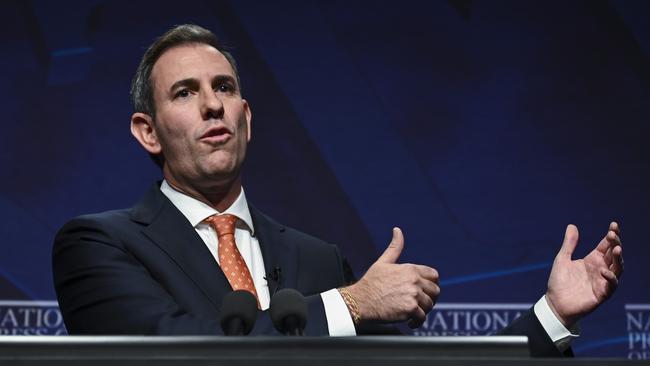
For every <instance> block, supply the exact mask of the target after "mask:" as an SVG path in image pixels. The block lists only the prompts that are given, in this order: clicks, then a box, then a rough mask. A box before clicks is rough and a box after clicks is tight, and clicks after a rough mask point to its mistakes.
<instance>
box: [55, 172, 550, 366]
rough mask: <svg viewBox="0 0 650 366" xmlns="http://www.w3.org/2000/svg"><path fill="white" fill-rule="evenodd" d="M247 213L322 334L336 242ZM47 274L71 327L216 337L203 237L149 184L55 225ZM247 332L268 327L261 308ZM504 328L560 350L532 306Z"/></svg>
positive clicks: (217, 281)
mask: <svg viewBox="0 0 650 366" xmlns="http://www.w3.org/2000/svg"><path fill="white" fill-rule="evenodd" d="M250 212H251V216H252V219H253V225H254V228H255V235H256V236H257V239H258V241H259V243H260V247H261V250H262V256H263V258H264V265H265V267H266V268H265V269H266V271H267V273H273V269H274V268H275V267H279V268H281V275H280V279H279V284H278V283H273V281H269V288H270V290H271V291H272V290H274V287H276V286H279V287H280V288H294V289H297V290H298V291H300V292H301V293H302V294H304V295H305V296H306V298H307V303H308V309H309V316H308V319H307V328H306V329H305V332H306V334H307V335H327V334H328V329H327V320H326V317H325V311H324V307H323V303H322V300H321V297H320V293H321V292H324V291H327V290H330V289H332V288H337V287H341V286H344V285H346V284H348V283H350V282H351V281H352V280H353V278H352V271H351V270H350V269H349V267H348V266H347V264H346V262H345V261H344V260H343V258H342V256H341V254H340V252H339V250H338V248H337V247H336V246H335V245H332V244H328V243H326V242H324V241H322V240H320V239H317V238H314V237H312V236H309V235H307V234H304V233H301V232H299V231H296V230H294V229H291V228H288V227H285V226H283V225H281V224H279V223H277V222H275V221H274V220H272V219H271V218H269V217H267V216H265V215H264V214H262V213H261V212H259V211H258V210H257V209H255V208H254V207H250ZM53 274H54V286H55V289H56V293H57V298H58V301H59V307H60V309H61V312H62V314H63V318H64V320H65V325H66V328H67V330H68V332H69V333H70V334H166V335H172V334H178V335H180V334H221V327H220V325H219V316H220V309H221V301H222V298H223V296H224V295H225V294H226V293H228V292H230V291H232V288H231V287H230V284H229V283H228V280H227V279H226V277H225V276H224V274H223V272H222V271H221V268H220V267H219V265H218V264H217V262H216V261H215V260H214V258H213V257H212V255H211V254H210V252H209V251H208V249H207V247H206V246H205V244H204V242H203V241H202V239H201V238H200V237H199V236H198V234H197V233H196V231H195V230H194V228H193V227H192V226H191V225H190V223H189V222H188V221H187V219H186V218H185V216H183V214H182V213H181V212H180V211H179V210H178V209H177V208H176V207H175V206H174V205H173V204H172V203H171V202H170V201H169V200H168V199H167V197H166V196H165V195H163V194H162V192H161V191H160V188H159V185H157V184H156V185H154V186H152V187H151V189H150V190H149V191H148V192H147V193H146V194H145V196H144V197H143V198H142V200H140V202H138V203H137V204H136V205H135V206H134V207H133V208H131V209H126V210H118V211H108V212H104V213H100V214H94V215H86V216H81V217H78V218H75V219H73V220H71V221H70V222H68V223H67V224H66V225H65V226H63V228H62V229H61V230H60V231H59V233H58V234H57V236H56V239H55V242H54V249H53ZM376 329H381V328H372V327H370V328H369V330H370V331H371V332H372V331H373V330H376ZM384 330H385V329H384ZM359 331H360V332H361V333H364V332H365V331H364V330H363V329H359ZM252 333H253V334H275V330H274V328H273V326H272V324H271V321H270V319H269V317H268V316H267V314H266V312H264V313H261V315H260V317H258V321H257V323H256V325H255V328H254V329H253V332H252ZM502 334H521V335H528V336H529V342H530V344H531V351H532V353H533V354H534V355H538V356H541V355H546V356H560V354H559V352H558V351H557V348H555V346H554V344H553V342H552V341H551V340H550V339H549V337H548V335H547V334H546V332H545V331H544V329H543V328H542V326H541V324H540V323H539V321H538V320H537V318H536V317H535V315H534V313H533V312H532V311H529V312H527V313H526V314H524V315H523V316H522V317H520V318H519V319H518V320H515V321H514V322H513V323H512V324H510V325H509V326H508V327H507V328H506V329H504V331H503V332H502Z"/></svg>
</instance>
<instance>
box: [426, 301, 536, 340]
mask: <svg viewBox="0 0 650 366" xmlns="http://www.w3.org/2000/svg"><path fill="white" fill-rule="evenodd" d="M531 307H532V305H531V304H498V303H489V304H480V303H469V304H458V303H446V304H445V303H442V304H436V306H435V307H434V308H433V310H432V311H431V312H430V313H429V314H428V315H427V319H426V321H425V322H424V324H422V326H421V327H420V328H418V329H415V330H414V331H413V335H418V336H481V335H490V334H495V333H497V332H498V331H499V330H500V329H502V328H505V327H506V326H507V325H508V324H510V323H511V322H512V321H513V320H515V319H516V318H518V317H519V316H520V315H521V314H522V313H524V312H526V311H527V310H528V309H530V308H531Z"/></svg>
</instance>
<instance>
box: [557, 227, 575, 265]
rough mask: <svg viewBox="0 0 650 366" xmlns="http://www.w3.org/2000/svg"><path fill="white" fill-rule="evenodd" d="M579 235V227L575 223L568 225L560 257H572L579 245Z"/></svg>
mask: <svg viewBox="0 0 650 366" xmlns="http://www.w3.org/2000/svg"><path fill="white" fill-rule="evenodd" d="M578 235H579V234H578V228H577V227H576V226H575V225H572V224H569V225H567V227H566V231H565V233H564V241H563V242H562V248H560V252H559V253H558V257H563V258H566V259H571V255H572V254H573V251H574V250H575V249H576V246H578Z"/></svg>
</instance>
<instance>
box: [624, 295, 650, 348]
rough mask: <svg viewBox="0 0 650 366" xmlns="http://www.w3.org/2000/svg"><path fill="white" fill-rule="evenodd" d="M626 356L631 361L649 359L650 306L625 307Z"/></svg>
mask: <svg viewBox="0 0 650 366" xmlns="http://www.w3.org/2000/svg"><path fill="white" fill-rule="evenodd" d="M625 317H626V320H627V336H628V354H627V357H628V358H631V359H650V304H627V305H625Z"/></svg>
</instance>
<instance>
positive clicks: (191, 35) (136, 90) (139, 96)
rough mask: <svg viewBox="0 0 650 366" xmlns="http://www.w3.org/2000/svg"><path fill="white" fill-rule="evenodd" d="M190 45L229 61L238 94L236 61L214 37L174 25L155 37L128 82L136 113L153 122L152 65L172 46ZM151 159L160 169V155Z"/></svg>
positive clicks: (201, 30) (194, 28) (194, 27)
mask: <svg viewBox="0 0 650 366" xmlns="http://www.w3.org/2000/svg"><path fill="white" fill-rule="evenodd" d="M193 43H195V44H207V45H210V46H212V47H214V48H216V49H217V50H218V51H219V52H221V54H223V55H224V56H225V57H226V60H228V63H230V66H231V67H232V70H233V72H234V73H235V78H236V79H237V86H238V88H239V90H240V92H241V82H240V80H239V73H238V72H237V63H236V62H235V58H234V57H233V56H232V55H231V54H230V52H228V51H227V50H225V48H224V46H223V45H222V44H221V42H219V39H218V38H217V36H215V35H214V33H212V32H210V31H209V30H207V29H205V28H203V27H200V26H198V25H195V24H183V25H178V26H175V27H174V28H172V29H170V30H168V31H167V32H165V34H163V35H162V36H160V37H158V38H157V39H156V40H155V41H154V42H153V43H152V44H151V46H149V48H147V51H146V52H145V53H144V55H143V56H142V60H140V64H139V65H138V69H137V70H136V72H135V75H134V76H133V80H132V81H131V103H132V104H133V109H134V111H135V112H140V113H145V114H148V115H150V116H151V117H152V118H153V119H154V120H155V118H156V105H155V102H154V99H153V85H152V82H151V71H152V70H153V66H154V65H155V64H156V61H158V59H159V58H160V56H162V54H163V53H165V51H167V50H169V49H171V48H174V47H178V46H182V45H186V44H193ZM151 158H152V159H153V161H154V162H155V163H156V164H157V165H158V166H160V167H162V165H163V162H164V161H163V157H162V155H151Z"/></svg>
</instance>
